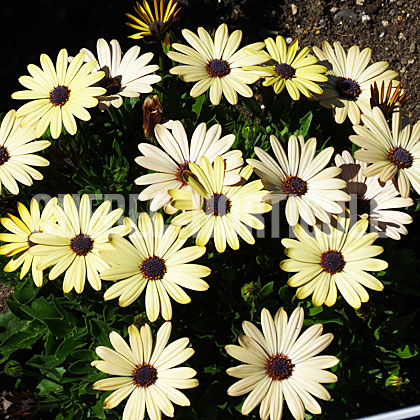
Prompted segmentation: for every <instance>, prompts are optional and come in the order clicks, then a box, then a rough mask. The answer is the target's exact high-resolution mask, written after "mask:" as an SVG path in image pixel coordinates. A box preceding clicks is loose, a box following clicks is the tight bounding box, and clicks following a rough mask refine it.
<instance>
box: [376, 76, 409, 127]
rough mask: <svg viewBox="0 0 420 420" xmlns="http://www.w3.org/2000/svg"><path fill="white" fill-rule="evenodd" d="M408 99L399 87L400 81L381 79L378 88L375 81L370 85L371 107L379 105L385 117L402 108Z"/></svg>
mask: <svg viewBox="0 0 420 420" xmlns="http://www.w3.org/2000/svg"><path fill="white" fill-rule="evenodd" d="M409 99H410V97H409V96H407V92H405V91H404V90H402V89H401V82H397V81H396V80H388V81H387V82H385V81H382V84H381V86H380V88H379V87H378V85H377V84H376V82H374V83H373V85H371V86H370V106H371V108H372V109H373V108H375V106H377V107H379V108H380V109H381V111H382V112H383V114H384V115H385V118H386V119H388V118H390V117H391V115H392V113H393V112H394V111H395V110H397V109H400V108H402V107H403V106H404V105H405V104H406V103H407V101H408V100H409Z"/></svg>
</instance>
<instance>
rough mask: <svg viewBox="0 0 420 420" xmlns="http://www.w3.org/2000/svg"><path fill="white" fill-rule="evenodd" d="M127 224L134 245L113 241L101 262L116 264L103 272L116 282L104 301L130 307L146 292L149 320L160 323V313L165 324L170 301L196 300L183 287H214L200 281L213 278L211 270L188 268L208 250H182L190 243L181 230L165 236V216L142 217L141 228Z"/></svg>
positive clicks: (115, 238) (172, 229) (105, 277)
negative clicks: (203, 278) (112, 301)
mask: <svg viewBox="0 0 420 420" xmlns="http://www.w3.org/2000/svg"><path fill="white" fill-rule="evenodd" d="M125 224H126V225H127V226H128V227H129V228H130V230H131V233H130V235H129V239H130V241H131V243H130V242H129V241H127V240H126V239H123V238H120V237H118V236H112V237H111V239H110V241H111V244H112V245H113V249H112V250H109V251H102V252H101V256H102V258H104V259H105V260H106V261H109V262H110V263H111V264H112V265H113V267H111V268H108V269H107V270H104V271H103V272H102V273H101V278H102V279H103V280H111V281H114V282H116V283H115V284H113V285H112V286H111V287H110V288H109V289H108V290H107V291H106V292H105V295H104V299H105V300H109V299H115V298H116V297H119V300H118V303H119V304H120V306H128V305H130V304H131V303H133V302H134V301H135V300H136V299H137V298H138V297H139V296H140V294H141V293H142V292H143V290H144V289H145V288H146V313H147V316H148V318H149V319H150V321H152V322H153V321H156V319H157V317H158V316H159V312H161V313H162V316H163V318H164V319H165V320H170V319H171V318H172V305H171V301H170V299H169V297H171V298H172V299H173V300H174V301H176V302H178V303H181V304H185V303H189V302H190V301H191V299H190V297H189V296H188V295H187V294H186V293H185V292H184V289H183V287H185V288H187V289H191V290H197V291H204V290H207V289H208V287H209V285H208V284H207V283H206V282H205V281H204V280H202V279H201V277H206V276H208V275H209V274H210V272H211V270H210V269H209V268H208V267H206V266H204V265H198V264H188V263H190V262H191V261H194V260H196V259H197V258H200V257H201V256H202V255H203V254H204V253H205V252H206V248H204V247H199V246H189V247H186V248H182V246H183V245H184V244H185V242H186V240H185V239H180V238H179V231H180V228H178V227H175V226H169V227H168V228H167V229H166V231H165V232H164V223H163V217H162V215H161V214H160V213H156V214H155V215H154V216H153V218H152V219H151V218H150V216H149V215H148V214H147V213H141V214H140V216H139V220H138V225H137V226H136V224H135V223H134V222H133V221H132V220H131V219H129V218H125ZM181 248H182V249H181Z"/></svg>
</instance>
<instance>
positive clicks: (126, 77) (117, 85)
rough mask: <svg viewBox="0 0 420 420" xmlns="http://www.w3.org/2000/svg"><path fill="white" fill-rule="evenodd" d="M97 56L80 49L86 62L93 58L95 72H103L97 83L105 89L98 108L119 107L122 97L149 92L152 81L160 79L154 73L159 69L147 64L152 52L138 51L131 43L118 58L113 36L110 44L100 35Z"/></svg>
mask: <svg viewBox="0 0 420 420" xmlns="http://www.w3.org/2000/svg"><path fill="white" fill-rule="evenodd" d="M96 49H97V53H98V59H96V58H95V55H94V54H92V53H91V52H90V51H89V50H88V49H86V48H82V49H81V51H82V52H84V53H85V61H87V62H89V61H92V60H95V61H96V62H97V64H96V66H95V67H94V68H93V70H94V71H99V70H102V71H104V72H105V76H104V78H103V79H102V80H101V81H100V82H99V85H100V86H101V87H103V88H104V89H106V93H105V94H104V95H102V96H99V97H98V100H99V109H101V110H104V109H106V108H108V107H109V106H111V105H112V106H114V107H115V108H119V107H120V106H121V105H122V104H123V102H124V101H123V98H124V97H131V98H136V97H138V96H140V93H150V92H152V90H153V88H152V86H151V85H152V84H153V83H157V82H159V81H160V80H161V79H162V78H161V77H160V76H158V75H156V74H150V73H153V72H154V71H156V70H159V66H158V65H156V64H152V65H148V64H149V63H150V61H151V60H152V58H153V53H151V52H148V53H146V54H142V55H140V56H139V54H140V47H139V46H137V45H134V46H133V47H131V48H130V49H129V50H128V51H127V52H126V53H125V54H124V56H123V57H122V59H121V47H120V44H119V42H118V41H117V40H115V39H113V40H112V41H111V42H110V44H109V45H108V43H107V42H106V41H105V40H104V39H102V38H100V39H98V42H97V43H96Z"/></svg>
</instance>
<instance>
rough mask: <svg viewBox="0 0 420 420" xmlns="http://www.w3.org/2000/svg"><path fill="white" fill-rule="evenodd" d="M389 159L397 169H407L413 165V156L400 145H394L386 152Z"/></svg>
mask: <svg viewBox="0 0 420 420" xmlns="http://www.w3.org/2000/svg"><path fill="white" fill-rule="evenodd" d="M388 159H389V161H390V162H391V163H392V164H394V165H395V166H396V167H397V168H398V169H408V168H410V167H411V166H412V165H413V156H412V155H411V153H410V152H409V151H407V150H405V149H403V148H402V147H394V148H393V149H391V150H390V151H389V153H388Z"/></svg>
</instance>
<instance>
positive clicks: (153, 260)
mask: <svg viewBox="0 0 420 420" xmlns="http://www.w3.org/2000/svg"><path fill="white" fill-rule="evenodd" d="M140 271H141V273H142V274H143V276H144V277H145V278H146V279H148V280H161V279H162V278H163V276H164V275H165V273H166V271H167V270H166V264H165V260H164V259H162V258H160V257H156V256H153V257H148V258H146V259H145V260H144V261H143V262H142V263H141V265H140Z"/></svg>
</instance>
